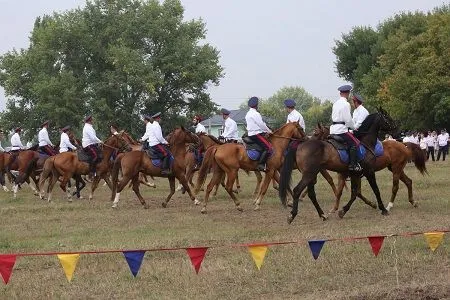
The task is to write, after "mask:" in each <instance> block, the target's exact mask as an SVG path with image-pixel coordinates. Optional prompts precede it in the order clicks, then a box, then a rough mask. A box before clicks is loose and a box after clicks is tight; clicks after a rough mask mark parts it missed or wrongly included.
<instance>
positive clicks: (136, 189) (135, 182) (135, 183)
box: [132, 175, 148, 209]
mask: <svg viewBox="0 0 450 300" xmlns="http://www.w3.org/2000/svg"><path fill="white" fill-rule="evenodd" d="M132 183H133V191H134V193H135V194H136V196H137V197H138V199H139V201H140V202H141V204H142V205H144V208H145V209H148V204H147V203H146V202H145V199H144V197H142V195H141V192H140V191H139V175H137V176H134V177H133V179H132Z"/></svg>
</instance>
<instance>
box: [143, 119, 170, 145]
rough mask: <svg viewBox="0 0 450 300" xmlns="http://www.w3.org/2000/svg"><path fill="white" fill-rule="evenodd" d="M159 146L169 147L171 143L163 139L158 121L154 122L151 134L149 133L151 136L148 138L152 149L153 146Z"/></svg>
mask: <svg viewBox="0 0 450 300" xmlns="http://www.w3.org/2000/svg"><path fill="white" fill-rule="evenodd" d="M149 123H150V122H149ZM147 124H148V123H147ZM158 144H166V145H167V144H169V143H168V142H167V141H166V139H165V138H164V137H163V135H162V130H161V126H160V125H159V123H158V122H156V121H153V123H152V126H150V132H149V136H148V145H149V146H150V147H152V146H156V145H158Z"/></svg>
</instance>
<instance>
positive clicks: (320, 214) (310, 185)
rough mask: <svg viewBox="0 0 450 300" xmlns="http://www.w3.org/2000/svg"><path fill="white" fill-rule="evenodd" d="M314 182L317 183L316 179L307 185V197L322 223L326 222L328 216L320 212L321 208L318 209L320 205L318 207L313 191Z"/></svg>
mask: <svg viewBox="0 0 450 300" xmlns="http://www.w3.org/2000/svg"><path fill="white" fill-rule="evenodd" d="M316 182H317V178H316V179H315V180H313V182H311V183H310V184H309V185H308V189H307V191H308V197H309V199H311V202H312V204H313V205H314V207H315V208H316V211H317V213H318V214H319V218H322V220H323V221H326V220H327V219H328V216H327V215H325V213H324V212H323V210H322V207H320V205H319V202H317V198H316V191H315V185H316Z"/></svg>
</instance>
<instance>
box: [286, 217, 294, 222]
mask: <svg viewBox="0 0 450 300" xmlns="http://www.w3.org/2000/svg"><path fill="white" fill-rule="evenodd" d="M292 221H294V217H293V216H292V215H289V217H288V218H287V222H288V224H291V223H292Z"/></svg>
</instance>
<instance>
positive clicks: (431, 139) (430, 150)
mask: <svg viewBox="0 0 450 300" xmlns="http://www.w3.org/2000/svg"><path fill="white" fill-rule="evenodd" d="M436 139H437V138H436V136H435V135H433V134H432V132H431V131H428V134H427V136H426V137H425V142H426V143H427V159H430V155H431V159H432V160H433V161H434V143H435V140H436Z"/></svg>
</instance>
